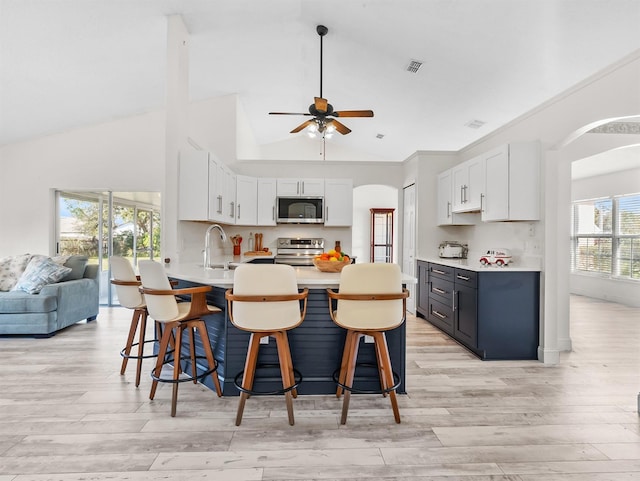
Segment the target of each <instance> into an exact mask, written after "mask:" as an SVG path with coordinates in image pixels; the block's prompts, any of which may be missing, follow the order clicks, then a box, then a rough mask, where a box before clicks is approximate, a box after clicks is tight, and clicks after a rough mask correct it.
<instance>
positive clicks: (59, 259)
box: [52, 255, 89, 282]
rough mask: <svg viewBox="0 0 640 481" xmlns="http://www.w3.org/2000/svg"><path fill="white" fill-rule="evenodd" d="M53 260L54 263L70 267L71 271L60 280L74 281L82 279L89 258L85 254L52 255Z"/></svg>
mask: <svg viewBox="0 0 640 481" xmlns="http://www.w3.org/2000/svg"><path fill="white" fill-rule="evenodd" d="M52 260H53V262H55V263H56V264H60V265H63V266H65V267H70V268H71V272H70V273H69V274H67V275H66V276H64V277H63V278H62V282H65V281H74V280H76V279H82V278H83V277H84V269H85V267H87V263H88V262H89V258H88V257H87V256H80V255H74V256H56V257H52Z"/></svg>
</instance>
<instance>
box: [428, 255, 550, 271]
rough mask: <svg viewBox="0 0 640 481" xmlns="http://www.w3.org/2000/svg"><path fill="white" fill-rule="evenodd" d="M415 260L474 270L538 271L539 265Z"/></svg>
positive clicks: (472, 260)
mask: <svg viewBox="0 0 640 481" xmlns="http://www.w3.org/2000/svg"><path fill="white" fill-rule="evenodd" d="M416 260H419V261H423V262H431V263H433V264H440V265H443V266H448V267H459V268H460V269H466V270H468V271H474V272H540V271H541V269H540V267H535V266H517V265H511V264H509V265H507V266H503V267H498V266H483V265H482V264H480V261H477V260H474V259H445V258H441V257H417V258H416Z"/></svg>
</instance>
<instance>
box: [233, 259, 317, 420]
mask: <svg viewBox="0 0 640 481" xmlns="http://www.w3.org/2000/svg"><path fill="white" fill-rule="evenodd" d="M308 294H309V290H308V289H304V290H303V291H302V292H298V283H297V280H296V273H295V270H294V269H293V267H291V266H289V265H286V264H243V265H241V266H238V267H237V268H236V270H235V272H234V283H233V289H228V290H227V292H226V293H225V297H226V299H227V304H228V310H227V311H228V313H229V319H231V322H232V323H233V325H234V326H235V327H237V328H238V329H240V330H243V331H248V332H250V333H251V336H250V338H249V348H248V350H247V358H246V361H245V366H244V370H243V371H241V372H240V373H238V374H237V375H236V377H235V381H234V382H235V385H236V387H237V388H238V389H239V390H240V401H239V403H238V412H237V414H236V426H240V423H241V422H242V414H243V412H244V406H245V403H246V401H247V398H248V397H249V395H259V394H283V393H284V395H285V402H286V405H287V414H288V417H289V424H290V425H291V426H293V424H294V416H293V399H292V398H294V397H297V387H298V385H299V384H300V382H301V381H302V375H301V374H300V373H299V372H298V371H297V370H295V369H294V368H293V361H292V359H291V350H290V348H289V340H288V337H287V331H289V330H291V329H293V328H294V327H297V326H299V325H300V323H301V322H302V320H303V319H304V316H305V314H306V311H307V296H308ZM301 300H302V301H303V304H302V308H301V307H300V301H301ZM268 336H273V337H274V338H275V340H276V346H277V350H278V360H279V366H280V374H281V377H282V390H278V391H275V392H269V393H266V392H258V391H254V390H253V382H254V379H255V373H256V368H259V367H265V366H267V365H265V364H262V365H258V362H257V361H258V351H259V348H260V339H262V338H263V337H268ZM240 378H242V383H241V384H240V383H239V381H238V380H239V379H240Z"/></svg>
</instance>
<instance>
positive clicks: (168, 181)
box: [159, 15, 189, 261]
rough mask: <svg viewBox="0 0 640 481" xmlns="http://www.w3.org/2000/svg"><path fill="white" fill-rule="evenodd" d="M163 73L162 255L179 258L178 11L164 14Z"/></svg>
mask: <svg viewBox="0 0 640 481" xmlns="http://www.w3.org/2000/svg"><path fill="white" fill-rule="evenodd" d="M166 76H167V79H166V81H167V85H166V88H167V91H166V109H165V111H166V116H167V117H166V119H165V125H166V130H165V146H166V150H165V175H166V177H165V187H164V192H163V194H162V227H163V229H162V252H163V254H162V255H163V257H165V258H166V257H169V258H171V260H172V261H178V260H179V257H178V256H179V252H180V239H181V233H180V223H179V222H178V159H179V154H180V150H181V149H184V148H185V147H186V146H187V139H188V120H189V112H188V110H189V32H188V31H187V28H186V26H185V25H184V22H183V20H182V17H181V16H180V15H171V16H169V17H167V74H166ZM159 167H160V166H159Z"/></svg>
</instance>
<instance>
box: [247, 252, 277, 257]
mask: <svg viewBox="0 0 640 481" xmlns="http://www.w3.org/2000/svg"><path fill="white" fill-rule="evenodd" d="M244 255H245V256H272V255H273V253H272V252H271V251H267V252H265V251H247V252H245V253H244Z"/></svg>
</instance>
